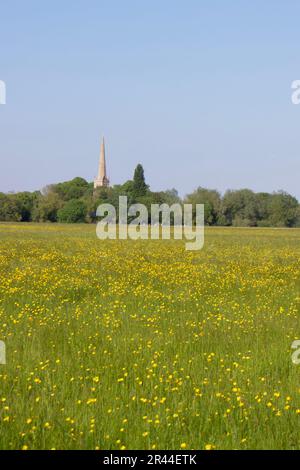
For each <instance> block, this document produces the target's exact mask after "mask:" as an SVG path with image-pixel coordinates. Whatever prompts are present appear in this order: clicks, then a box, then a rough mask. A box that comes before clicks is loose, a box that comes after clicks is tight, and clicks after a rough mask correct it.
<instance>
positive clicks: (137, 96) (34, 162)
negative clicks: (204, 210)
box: [0, 0, 300, 199]
mask: <svg viewBox="0 0 300 470" xmlns="http://www.w3.org/2000/svg"><path fill="white" fill-rule="evenodd" d="M0 18H1V27H0V80H4V81H5V82H6V86H7V104H6V105H5V106H2V105H1V106H0V167H1V171H0V191H10V190H34V189H40V188H42V187H43V186H45V185H47V184H49V183H52V182H58V181H64V180H68V179H71V178H73V177H75V176H82V177H84V178H86V179H88V180H90V181H91V180H92V179H93V177H94V176H95V174H96V171H97V164H98V156H99V146H100V137H101V135H103V134H104V135H105V137H106V142H107V158H108V162H107V164H108V172H109V176H110V179H111V182H112V183H113V184H116V183H121V182H123V181H125V180H127V179H129V178H130V177H132V174H133V170H134V167H135V165H136V164H137V163H139V162H141V163H142V164H143V166H144V168H145V174H146V178H147V182H148V183H149V184H150V185H151V188H152V189H153V190H160V189H167V188H172V187H175V188H177V189H178V190H179V192H180V194H182V195H184V194H186V193H187V192H190V191H192V190H193V189H194V188H196V187H197V186H199V185H200V186H204V187H210V188H217V189H219V190H220V191H222V192H223V191H224V190H225V189H227V188H243V187H249V188H251V189H254V190H256V191H274V190H279V189H285V190H287V191H289V192H290V193H292V194H294V195H296V196H297V197H298V198H299V199H300V185H299V182H298V180H299V176H300V158H299V157H300V155H299V154H300V145H299V138H298V136H299V127H300V105H299V106H295V105H293V104H292V103H291V82H292V81H293V80H296V79H300V55H299V44H300V28H299V18H300V3H299V2H298V1H296V0H294V1H291V0H287V1H285V2H282V1H278V0H272V1H271V0H264V1H263V2H262V1H261V0H259V1H258V0H253V1H251V2H249V1H248V0H235V1H233V0H227V1H224V0H206V1H201V0H186V1H182V0H181V1H177V0H172V1H171V0H163V1H162V0H160V1H157V0H151V1H150V0H149V1H148V0H143V1H141V0H140V1H135V0H126V1H124V0H122V1H121V0H107V1H101V0H98V1H94V0H87V1H78V0H77V1H72V2H71V1H67V0H65V1H64V2H62V1H57V0H52V1H51V2H50V1H44V2H40V1H33V0H31V1H30V0H29V1H24V0H22V1H16V0H10V1H9V2H1V5H0Z"/></svg>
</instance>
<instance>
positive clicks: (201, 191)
mask: <svg viewBox="0 0 300 470" xmlns="http://www.w3.org/2000/svg"><path fill="white" fill-rule="evenodd" d="M184 202H185V203H186V204H192V205H193V217H194V218H195V215H196V204H204V222H205V224H207V225H216V224H217V223H218V220H219V216H220V208H221V195H220V193H219V192H218V191H216V190H214V189H206V188H202V187H199V188H197V189H196V190H195V191H194V192H193V193H191V194H188V195H187V196H186V198H185V200H184Z"/></svg>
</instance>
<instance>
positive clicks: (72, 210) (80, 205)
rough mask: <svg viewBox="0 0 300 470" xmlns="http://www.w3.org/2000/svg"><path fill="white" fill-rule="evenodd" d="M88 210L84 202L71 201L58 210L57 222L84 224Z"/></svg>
mask: <svg viewBox="0 0 300 470" xmlns="http://www.w3.org/2000/svg"><path fill="white" fill-rule="evenodd" d="M86 212H87V208H86V205H85V204H84V202H83V201H80V200H77V199H71V200H70V201H67V202H66V203H65V205H64V206H63V207H62V208H61V209H59V210H58V212H57V220H58V222H63V223H68V224H71V223H78V222H84V221H85V217H86Z"/></svg>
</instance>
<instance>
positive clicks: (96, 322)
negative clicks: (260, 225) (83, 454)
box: [0, 224, 300, 450]
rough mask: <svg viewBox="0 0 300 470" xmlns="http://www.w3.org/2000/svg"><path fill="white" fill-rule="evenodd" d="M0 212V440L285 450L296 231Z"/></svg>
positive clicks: (294, 395)
mask: <svg viewBox="0 0 300 470" xmlns="http://www.w3.org/2000/svg"><path fill="white" fill-rule="evenodd" d="M205 237H206V238H205V246H204V249H203V250H201V251H197V252H191V251H186V250H185V245H184V242H183V241H180V240H179V241H174V240H165V241H159V240H153V241H151V240H147V241H139V240H138V241H132V240H124V241H123V240H122V241H114V240H106V241H100V240H98V239H97V238H96V234H95V226H93V225H59V224H52V225H51V224H0V340H2V341H5V344H6V349H7V351H6V361H7V363H6V365H0V448H1V449H24V450H26V449H207V450H209V449H299V448H300V438H299V430H298V426H299V419H300V365H299V366H297V365H295V364H293V362H292V360H291V355H292V350H291V343H292V342H293V340H295V339H298V338H300V315H299V309H300V230H296V229H290V230H288V229H286V230H280V229H277V230H276V229H234V228H208V229H207V230H206V234H205Z"/></svg>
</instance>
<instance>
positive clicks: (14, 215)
mask: <svg viewBox="0 0 300 470" xmlns="http://www.w3.org/2000/svg"><path fill="white" fill-rule="evenodd" d="M119 196H127V198H128V205H131V204H134V203H142V204H144V205H145V206H146V207H147V209H148V212H149V214H150V213H151V211H150V207H151V204H163V203H165V204H168V205H172V204H174V203H178V204H184V203H186V204H188V203H189V204H193V205H194V207H195V204H204V207H205V223H206V224H207V225H218V226H236V227H238V226H239V227H300V205H299V202H298V201H297V199H296V198H295V197H293V196H291V195H290V194H288V193H286V192H284V191H278V192H275V193H272V194H270V193H264V192H261V193H255V192H253V191H251V190H250V189H240V190H228V191H226V192H225V194H224V195H223V196H222V195H221V194H220V193H219V192H218V191H217V190H212V189H206V188H203V187H198V188H197V189H196V190H195V191H193V192H192V193H190V194H188V195H186V196H185V198H183V199H181V198H180V197H179V196H178V192H177V191H176V189H171V190H166V191H159V192H154V191H151V190H150V188H149V186H148V185H147V184H146V182H145V177H144V170H143V167H142V165H140V164H139V165H137V167H136V169H135V171H134V175H133V179H132V180H128V181H126V182H125V183H124V184H121V185H114V186H112V187H107V188H105V187H102V188H97V189H96V190H94V187H93V183H89V182H87V181H86V180H85V179H83V178H80V177H77V178H74V179H72V180H71V181H66V182H63V183H58V184H52V185H49V186H47V187H46V188H44V189H43V190H42V191H35V192H19V193H9V194H4V193H0V221H5V222H60V223H83V222H86V223H93V222H95V221H96V219H97V216H96V210H97V207H98V206H99V205H100V204H103V203H110V204H112V205H113V206H114V207H116V208H117V207H118V203H119Z"/></svg>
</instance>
